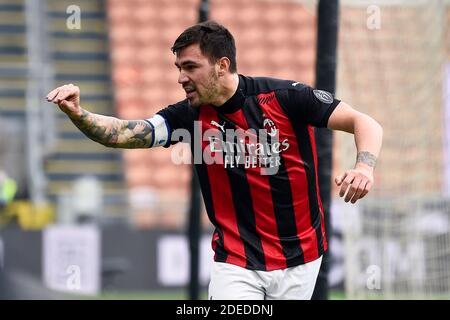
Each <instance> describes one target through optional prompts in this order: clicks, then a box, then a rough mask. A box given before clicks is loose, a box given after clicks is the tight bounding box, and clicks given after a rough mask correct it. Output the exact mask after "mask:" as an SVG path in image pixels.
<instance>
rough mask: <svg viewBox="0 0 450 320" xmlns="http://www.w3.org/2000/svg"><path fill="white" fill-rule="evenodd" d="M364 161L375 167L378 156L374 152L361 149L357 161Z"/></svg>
mask: <svg viewBox="0 0 450 320" xmlns="http://www.w3.org/2000/svg"><path fill="white" fill-rule="evenodd" d="M358 162H362V163H365V164H367V165H368V166H370V167H373V168H374V167H375V164H376V162H377V157H375V156H374V155H373V154H371V153H370V152H367V151H360V152H358V155H357V156H356V163H358Z"/></svg>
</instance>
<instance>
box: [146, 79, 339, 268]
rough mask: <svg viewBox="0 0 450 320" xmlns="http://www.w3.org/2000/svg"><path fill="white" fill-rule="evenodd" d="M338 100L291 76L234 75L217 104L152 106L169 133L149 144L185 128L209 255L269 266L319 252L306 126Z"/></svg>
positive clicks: (310, 136)
mask: <svg viewBox="0 0 450 320" xmlns="http://www.w3.org/2000/svg"><path fill="white" fill-rule="evenodd" d="M338 103H339V100H336V99H334V98H333V96H332V95H331V94H330V93H328V92H325V91H321V90H315V89H313V88H311V87H308V86H306V85H303V84H301V83H298V82H294V81H288V80H279V79H273V78H252V77H246V76H242V75H239V86H238V89H237V91H236V93H235V94H234V95H233V96H232V97H231V98H230V99H229V100H228V101H227V102H225V103H224V104H223V105H222V106H219V107H216V106H213V105H202V106H200V107H198V108H195V107H191V106H190V105H189V103H188V101H187V100H184V101H181V102H179V103H177V104H174V105H170V106H168V107H167V108H165V109H163V110H161V111H159V112H158V115H159V116H161V117H162V118H164V120H165V124H166V125H167V131H166V132H168V136H169V139H167V142H166V141H165V139H162V140H159V143H157V142H156V141H154V143H153V144H152V145H164V146H165V147H168V146H169V145H170V144H174V143H176V142H178V141H179V140H180V139H179V138H178V137H179V135H178V134H175V132H176V131H177V129H183V130H185V131H186V132H189V134H190V138H189V140H188V141H184V142H190V144H191V150H192V152H193V154H194V161H195V162H194V163H195V168H196V172H197V174H198V177H199V181H200V185H201V189H202V194H203V199H204V202H205V206H206V211H207V213H208V216H209V218H210V220H211V222H212V224H213V225H214V227H215V231H214V234H213V240H212V246H213V249H214V252H215V255H214V259H215V261H218V262H226V263H231V264H235V265H238V266H241V267H244V268H247V269H253V270H266V271H270V270H276V269H283V268H287V267H293V266H297V265H300V264H304V263H307V262H310V261H313V260H315V259H317V258H319V257H320V256H321V255H322V254H323V253H324V252H325V251H326V250H327V241H326V238H325V229H324V221H323V219H324V216H323V208H322V203H321V199H320V195H319V185H318V175H317V170H318V168H317V153H316V145H315V138H314V129H313V127H326V126H327V123H328V119H329V117H330V115H331V113H332V112H333V110H334V109H335V108H336V106H337V105H338ZM208 132H209V133H208ZM236 132H237V133H236ZM261 133H265V134H261ZM230 135H232V138H229V136H230ZM170 137H171V138H170ZM156 139H159V138H158V136H157V135H155V140H156ZM198 155H200V157H198ZM196 160H197V161H196Z"/></svg>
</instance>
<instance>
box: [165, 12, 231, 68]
mask: <svg viewBox="0 0 450 320" xmlns="http://www.w3.org/2000/svg"><path fill="white" fill-rule="evenodd" d="M197 43H198V44H199V45H200V50H201V52H202V54H203V55H205V56H206V57H208V59H210V61H211V62H213V63H214V62H216V61H217V60H218V59H220V58H222V57H227V58H228V59H230V72H231V73H235V72H236V71H237V65H236V45H235V43H234V38H233V35H232V34H231V33H230V31H228V29H227V28H225V27H224V26H222V25H220V24H218V23H217V22H214V21H206V22H202V23H198V24H196V25H193V26H192V27H189V28H187V29H186V30H184V31H183V33H182V34H180V35H179V36H178V38H177V39H176V40H175V42H174V44H173V46H172V48H171V50H172V52H173V53H174V54H178V53H179V52H180V51H181V50H182V49H183V48H186V47H187V46H190V45H191V44H197Z"/></svg>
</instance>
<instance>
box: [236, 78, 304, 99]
mask: <svg viewBox="0 0 450 320" xmlns="http://www.w3.org/2000/svg"><path fill="white" fill-rule="evenodd" d="M242 78H243V80H244V82H245V84H246V88H247V90H246V91H247V95H258V94H263V93H269V92H273V91H278V90H302V89H304V88H305V87H307V85H305V84H303V83H301V82H298V81H295V80H286V79H279V78H272V77H249V76H242Z"/></svg>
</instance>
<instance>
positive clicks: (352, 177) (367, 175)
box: [334, 163, 373, 203]
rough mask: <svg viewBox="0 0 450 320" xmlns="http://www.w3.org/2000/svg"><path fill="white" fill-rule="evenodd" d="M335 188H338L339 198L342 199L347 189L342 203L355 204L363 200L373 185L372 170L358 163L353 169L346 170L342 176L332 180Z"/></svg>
mask: <svg viewBox="0 0 450 320" xmlns="http://www.w3.org/2000/svg"><path fill="white" fill-rule="evenodd" d="M334 182H335V183H336V185H337V186H340V187H341V188H340V190H339V196H340V197H343V196H344V195H345V193H346V191H347V189H348V192H347V195H346V196H345V199H344V201H345V202H349V201H350V200H351V202H352V203H355V202H356V201H357V200H359V199H362V198H364V196H365V195H366V194H367V193H368V192H369V190H370V189H371V188H372V185H373V168H372V167H369V166H367V165H365V164H361V163H358V164H357V165H356V166H355V168H354V169H351V170H347V171H346V172H345V173H344V174H343V175H341V176H338V177H336V178H335V179H334Z"/></svg>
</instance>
